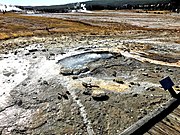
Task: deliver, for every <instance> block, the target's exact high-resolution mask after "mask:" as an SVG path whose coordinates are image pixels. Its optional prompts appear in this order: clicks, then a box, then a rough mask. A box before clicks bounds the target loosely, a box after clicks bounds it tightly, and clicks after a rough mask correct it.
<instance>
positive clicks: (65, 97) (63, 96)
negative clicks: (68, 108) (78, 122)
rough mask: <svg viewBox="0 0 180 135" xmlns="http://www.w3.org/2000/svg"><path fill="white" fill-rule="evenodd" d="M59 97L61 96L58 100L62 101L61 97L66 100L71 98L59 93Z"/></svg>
mask: <svg viewBox="0 0 180 135" xmlns="http://www.w3.org/2000/svg"><path fill="white" fill-rule="evenodd" d="M58 95H59V96H58V99H61V98H60V97H62V98H64V99H66V100H68V99H69V97H68V96H67V94H64V93H58Z"/></svg>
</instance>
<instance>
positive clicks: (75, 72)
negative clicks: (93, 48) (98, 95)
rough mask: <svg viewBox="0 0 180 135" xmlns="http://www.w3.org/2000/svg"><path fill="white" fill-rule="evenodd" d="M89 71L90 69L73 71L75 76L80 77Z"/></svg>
mask: <svg viewBox="0 0 180 135" xmlns="http://www.w3.org/2000/svg"><path fill="white" fill-rule="evenodd" d="M88 71H89V68H88V67H84V68H81V69H74V70H73V75H79V74H81V73H86V72H88Z"/></svg>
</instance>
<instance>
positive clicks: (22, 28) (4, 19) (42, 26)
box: [0, 13, 139, 40]
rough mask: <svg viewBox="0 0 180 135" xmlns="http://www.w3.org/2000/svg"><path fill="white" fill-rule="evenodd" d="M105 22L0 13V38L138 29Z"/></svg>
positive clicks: (104, 33) (89, 33) (101, 32)
mask: <svg viewBox="0 0 180 135" xmlns="http://www.w3.org/2000/svg"><path fill="white" fill-rule="evenodd" d="M106 23H107V25H106V26H101V24H102V22H92V23H91V22H80V21H72V20H62V19H57V18H47V17H35V16H23V15H21V14H15V13H7V14H0V40H2V39H9V38H16V37H23V36H37V35H48V34H54V33H60V34H83V35H84V34H88V35H91V34H92V35H96V34H98V35H101V34H103V35H106V34H109V33H111V34H113V33H116V32H117V31H122V30H130V29H139V28H137V27H134V26H130V25H127V24H119V23H118V24H117V23H112V22H111V23H108V22H106ZM99 24H100V25H99Z"/></svg>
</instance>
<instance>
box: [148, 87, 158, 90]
mask: <svg viewBox="0 0 180 135" xmlns="http://www.w3.org/2000/svg"><path fill="white" fill-rule="evenodd" d="M155 90H156V89H155V88H153V87H149V88H147V89H146V91H155Z"/></svg>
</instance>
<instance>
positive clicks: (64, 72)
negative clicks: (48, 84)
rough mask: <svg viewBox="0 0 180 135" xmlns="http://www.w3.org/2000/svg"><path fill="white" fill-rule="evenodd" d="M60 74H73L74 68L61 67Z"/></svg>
mask: <svg viewBox="0 0 180 135" xmlns="http://www.w3.org/2000/svg"><path fill="white" fill-rule="evenodd" d="M60 74H62V75H64V76H67V75H72V74H73V70H72V69H61V71H60Z"/></svg>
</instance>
